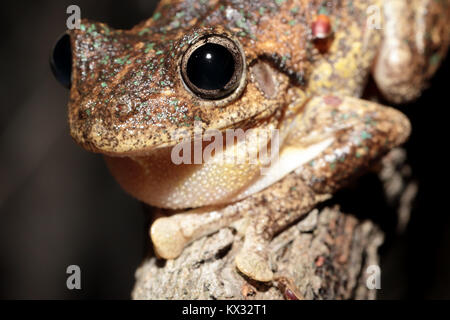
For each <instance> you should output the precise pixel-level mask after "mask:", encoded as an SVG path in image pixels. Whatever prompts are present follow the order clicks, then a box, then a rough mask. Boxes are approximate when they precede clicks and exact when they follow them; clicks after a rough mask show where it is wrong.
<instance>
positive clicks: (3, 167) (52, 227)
mask: <svg viewBox="0 0 450 320" xmlns="http://www.w3.org/2000/svg"><path fill="white" fill-rule="evenodd" d="M70 4H77V5H79V6H80V7H81V9H82V17H84V18H90V19H93V20H98V21H104V22H107V23H109V24H110V25H111V26H113V27H116V28H130V27H132V26H133V25H134V24H136V23H138V22H140V21H142V20H145V19H147V18H148V17H149V16H151V14H152V12H153V9H154V7H155V3H154V1H145V0H141V1H130V0H129V1H121V2H119V1H106V0H103V1H99V0H97V1H95V3H94V1H87V0H85V1H73V0H72V1H48V0H47V1H8V2H3V3H2V8H1V13H0V24H1V29H0V30H2V34H1V40H0V43H1V50H0V68H1V69H0V75H1V76H0V97H1V98H2V100H1V107H0V298H3V299H128V298H130V292H131V290H132V287H133V281H134V271H135V269H136V267H137V266H138V265H139V263H140V262H141V261H142V259H143V257H144V255H145V251H146V246H147V244H148V238H147V231H146V220H147V218H146V216H145V215H144V214H143V210H142V207H141V205H140V204H139V203H138V202H137V201H135V200H134V199H132V198H131V197H129V196H127V195H126V194H124V192H123V191H121V189H120V188H119V187H118V185H117V184H116V183H115V182H114V180H113V179H112V177H111V176H110V175H109V173H108V171H107V169H106V167H105V165H104V163H103V160H102V158H101V156H99V155H93V154H90V153H88V152H85V151H83V150H82V149H81V148H79V147H78V146H77V145H75V143H74V142H73V141H72V139H71V138H70V136H69V133H68V132H69V130H68V125H67V120H66V112H67V110H66V104H67V98H68V92H67V91H66V90H65V89H64V88H62V87H61V86H60V85H59V84H58V83H57V82H56V81H55V80H54V79H53V76H52V74H51V71H50V68H49V65H48V56H49V53H50V48H51V47H52V46H53V44H54V42H55V40H56V39H57V38H58V36H59V35H61V34H62V33H63V32H64V30H65V21H66V18H67V15H66V8H67V6H69V5H70ZM449 80H450V61H449V59H447V61H446V62H445V64H444V66H443V67H442V68H441V70H440V71H439V73H438V74H437V76H436V77H435V78H434V80H433V82H432V85H431V88H430V89H429V90H427V91H426V92H425V93H424V95H423V96H422V97H421V98H420V99H419V100H418V101H417V102H416V103H414V104H411V105H408V106H404V107H402V108H401V109H402V111H404V112H405V113H406V114H407V115H408V116H409V117H410V118H411V120H412V124H413V130H414V131H413V135H412V137H411V140H410V142H409V143H408V144H407V150H408V155H409V161H410V162H411V165H412V169H413V174H414V178H415V179H417V180H418V181H419V187H420V189H419V194H418V198H417V201H416V202H415V207H414V211H413V214H412V218H411V221H410V224H409V226H408V228H407V231H406V232H405V233H404V234H403V235H395V234H394V235H389V237H388V239H389V241H388V243H386V245H384V247H383V248H382V250H381V253H382V255H381V258H382V265H381V270H382V290H380V292H379V297H380V298H383V299H404V298H445V299H449V298H450V215H449V209H448V205H447V199H448V198H449V197H450V196H449V195H448V189H449V188H448V186H447V185H448V174H447V172H448V170H449V157H448V156H447V150H448V147H449V143H448V137H449V132H448V131H449V129H450V121H449V118H448V111H447V109H448V108H449V107H450V105H449V103H448V100H447V94H448V92H449ZM72 264H75V265H79V266H80V267H81V270H82V290H81V291H72V292H71V291H69V290H67V288H66V277H67V275H66V268H67V267H68V266H69V265H72Z"/></svg>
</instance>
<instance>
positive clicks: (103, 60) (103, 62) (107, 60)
mask: <svg viewBox="0 0 450 320" xmlns="http://www.w3.org/2000/svg"><path fill="white" fill-rule="evenodd" d="M108 62H109V56H105V57H103V59H102V60H101V61H100V63H101V64H105V65H106V64H108Z"/></svg>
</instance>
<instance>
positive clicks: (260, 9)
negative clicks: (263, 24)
mask: <svg viewBox="0 0 450 320" xmlns="http://www.w3.org/2000/svg"><path fill="white" fill-rule="evenodd" d="M265 12H266V8H264V7H260V8H259V14H260V15H264V13H265Z"/></svg>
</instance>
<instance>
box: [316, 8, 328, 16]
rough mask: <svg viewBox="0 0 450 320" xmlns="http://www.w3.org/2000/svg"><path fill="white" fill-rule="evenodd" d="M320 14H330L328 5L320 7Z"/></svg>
mask: <svg viewBox="0 0 450 320" xmlns="http://www.w3.org/2000/svg"><path fill="white" fill-rule="evenodd" d="M318 13H319V14H324V15H328V9H327V8H326V7H320V9H319V12H318Z"/></svg>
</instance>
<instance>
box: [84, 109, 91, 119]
mask: <svg viewBox="0 0 450 320" xmlns="http://www.w3.org/2000/svg"><path fill="white" fill-rule="evenodd" d="M85 112H86V115H87V116H88V117H90V116H91V114H92V113H91V109H86V110H85Z"/></svg>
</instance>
